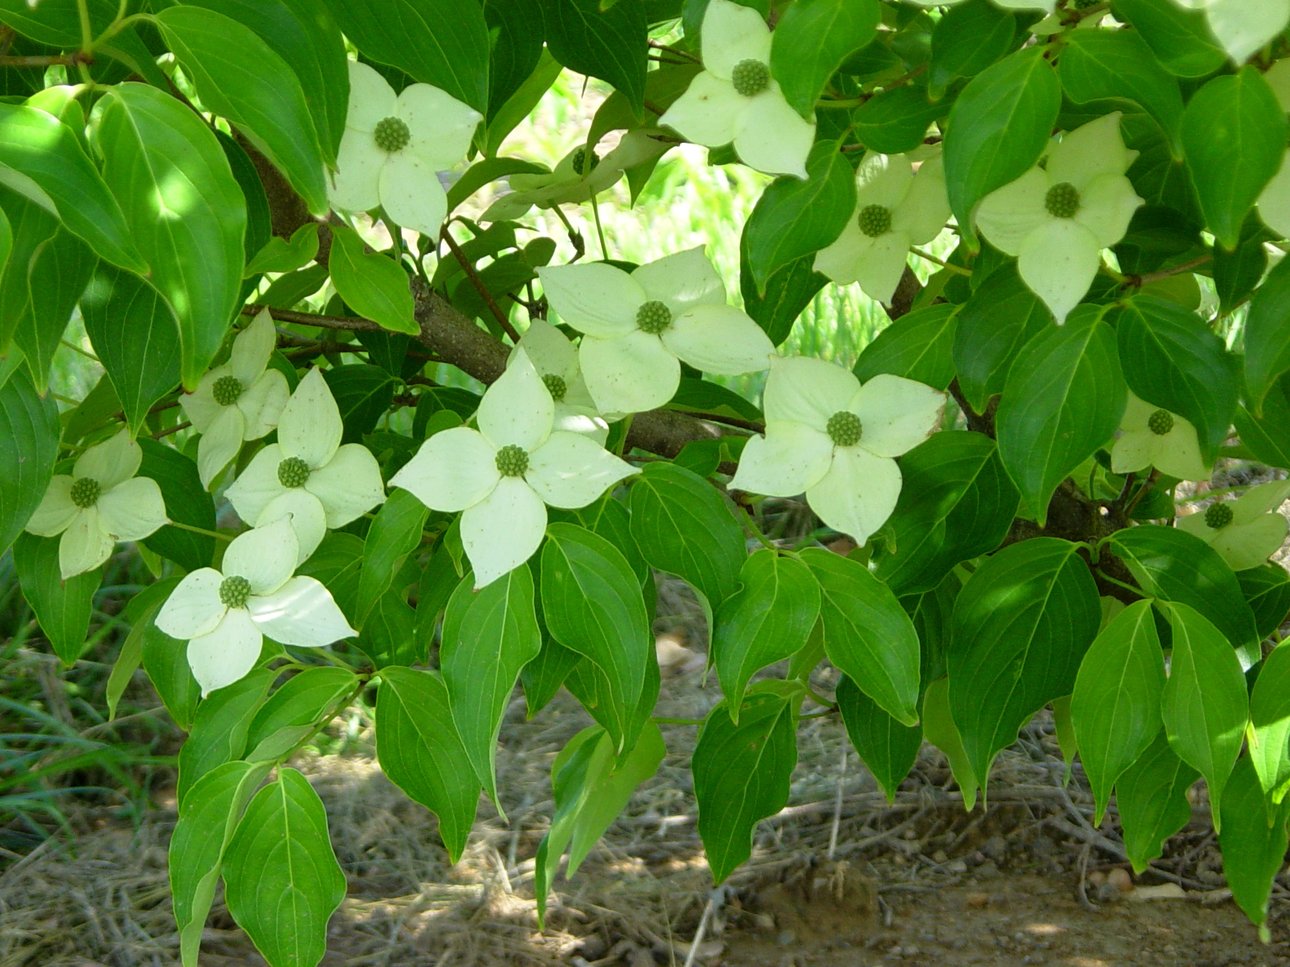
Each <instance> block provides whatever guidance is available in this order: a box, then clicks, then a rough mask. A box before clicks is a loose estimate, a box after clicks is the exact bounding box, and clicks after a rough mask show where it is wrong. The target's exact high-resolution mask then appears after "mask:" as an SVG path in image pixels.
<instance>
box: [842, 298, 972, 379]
mask: <svg viewBox="0 0 1290 967" xmlns="http://www.w3.org/2000/svg"><path fill="white" fill-rule="evenodd" d="M957 328H958V315H957V313H956V311H955V307H954V306H952V305H949V304H938V305H932V306H925V307H923V308H922V309H915V310H914V311H913V312H908V313H906V314H905V315H903V316H901V317H900V318H899V319H894V320H892V323H891V325H889V326H887V328H885V329H883V330H882V332H880V333H878V335H877V337H876V338H875V339H874V341H873V342H871V343H869V345H868V346H866V347H865V348H864V349H863V350H862V351H861V353H860V358H859V359H858V360H857V361H856V364H855V366H854V367H853V368H852V372H853V373H855V374H856V376H857V377H858V378H859V380H860V382H862V383H867V382H869V380H871V379H873V377H875V376H877V375H878V374H879V373H891V374H892V375H893V376H903V377H905V379H912V380H916V381H917V382H919V383H925V384H927V385H928V386H934V387H936V389H940V390H943V389H945V388H946V387H948V386H949V385H950V383H951V382H952V381H953V379H954V375H955V373H954V359H953V357H952V355H951V351H952V349H953V346H954V332H955V330H956V329H957Z"/></svg>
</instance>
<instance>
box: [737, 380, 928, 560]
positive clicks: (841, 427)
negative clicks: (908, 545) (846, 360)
mask: <svg viewBox="0 0 1290 967" xmlns="http://www.w3.org/2000/svg"><path fill="white" fill-rule="evenodd" d="M763 403H764V409H765V412H766V435H765V436H756V437H753V438H752V439H751V440H749V441H748V444H747V445H746V446H745V447H744V451H743V455H742V456H741V457H740V460H739V469H738V471H737V472H736V473H735V475H734V477H733V478H732V479H731V481H730V486H731V487H733V488H736V489H738V490H747V491H751V492H753V493H758V494H767V495H769V496H772V497H791V496H794V495H795V494H800V493H803V492H804V493H805V494H806V502H807V503H808V504H810V505H811V509H812V510H813V511H815V513H816V515H817V516H818V517H819V518H820V520H822V521H824V523H825V524H827V525H828V526H829V527H832V528H833V529H834V530H837V531H841V532H842V533H844V534H848V535H850V536H851V537H852V538H854V539H855V541H856V543H858V544H863V543H864V542H865V541H867V540H868V539H869V536H870V535H871V534H873V533H874V531H876V530H877V529H878V528H879V527H881V526H882V525H883V523H884V522H885V521H886V520H887V518H888V517H890V516H891V512H892V510H894V509H895V507H896V499H897V498H898V497H899V496H900V485H901V476H900V468H899V467H898V466H897V465H896V461H895V460H894V459H892V458H893V457H898V456H900V455H901V454H902V453H905V452H906V451H907V450H910V449H912V448H914V447H916V446H917V445H918V444H920V443H922V442H923V441H924V440H926V439H927V437H928V436H929V435H930V434H931V433H932V431H933V430H935V429H936V426H937V424H938V423H939V422H940V419H941V413H942V411H943V409H944V407H945V394H944V393H941V392H939V391H937V390H934V389H932V388H931V387H930V386H924V385H923V384H922V383H917V382H915V381H913V380H910V379H904V378H903V377H900V376H890V375H886V374H883V375H880V376H875V377H874V378H873V379H871V380H869V382H867V383H865V384H864V385H863V386H862V385H861V384H860V381H859V380H858V379H856V377H855V376H854V375H853V374H852V373H851V372H850V371H848V370H846V369H843V368H842V367H841V366H838V365H836V364H834V363H830V362H826V361H824V360H822V359H812V358H810V357H806V356H788V357H778V358H776V359H774V360H772V361H771V366H770V375H769V376H767V377H766V392H765V396H764V399H763Z"/></svg>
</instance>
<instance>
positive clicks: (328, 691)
mask: <svg viewBox="0 0 1290 967" xmlns="http://www.w3.org/2000/svg"><path fill="white" fill-rule="evenodd" d="M357 685H358V678H357V676H355V675H354V673H353V672H352V671H350V670H349V669H348V668H338V667H336V666H334V665H328V666H323V667H317V668H306V669H304V670H303V671H301V672H297V673H296V674H295V675H292V676H291V677H290V678H288V679H287V680H286V681H285V682H283V683H282V684H281V685H280V686H279V687H278V688H277V689H275V690H274V692H273V694H272V695H270V696H269V697H268V698H267V699H265V701H264V703H263V704H262V705H261V706H260V707H259V709H257V710H256V712H255V717H254V718H253V719H252V720H251V727H250V728H249V729H248V730H247V733H246V743H245V746H244V748H245V749H246V752H247V754H248V755H251V756H254V757H255V758H256V759H257V760H258V759H262V758H265V757H266V755H265V752H266V750H267V748H268V747H267V746H266V747H265V749H264V750H261V751H259V752H257V748H258V747H260V746H261V744H262V743H266V742H267V741H268V740H270V739H272V738H273V737H274V735H275V734H277V733H278V732H279V731H280V730H282V729H295V728H299V727H301V726H307V727H310V728H312V727H313V726H314V725H316V724H318V722H319V721H321V720H322V718H323V716H324V715H328V714H331V713H333V712H334V711H336V704H337V702H339V701H340V700H341V699H342V698H344V697H345V696H346V695H352V694H353V692H354V689H355V687H356V686H357ZM212 697H214V696H212ZM207 701H209V699H208V700H207ZM189 741H191V739H190V740H189ZM292 744H294V743H292Z"/></svg>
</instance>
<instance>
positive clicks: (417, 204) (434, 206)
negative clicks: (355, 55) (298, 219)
mask: <svg viewBox="0 0 1290 967" xmlns="http://www.w3.org/2000/svg"><path fill="white" fill-rule="evenodd" d="M479 121H480V114H479V112H478V111H476V110H475V109H474V108H471V107H467V106H466V105H465V104H462V103H461V101H458V100H457V99H456V98H455V97H452V96H451V95H449V94H445V93H444V92H443V91H441V90H439V88H437V87H431V86H430V85H429V84H409V85H408V86H407V87H405V88H404V89H403V92H402V93H401V94H398V95H396V94H395V93H394V88H392V87H390V85H389V84H387V83H386V81H385V78H383V77H382V76H381V75H380V74H378V73H377V72H376V71H375V70H374V69H373V68H371V67H368V66H367V65H366V64H359V63H356V62H354V61H350V62H349V113H348V114H346V116H345V133H344V135H343V136H342V137H341V141H340V152H339V155H338V156H337V159H336V168H337V170H336V174H335V176H334V178H333V181H332V186H331V190H330V192H329V197H330V199H331V203H332V205H333V206H334V207H336V208H337V209H339V210H341V211H346V212H365V211H370V210H371V209H373V208H375V207H377V206H378V205H380V206H381V207H382V208H383V209H385V214H386V215H388V216H389V217H390V219H392V220H393V221H394V223H395V224H397V225H399V226H401V227H403V228H411V229H415V230H416V231H418V232H420V233H421V234H422V235H426V236H429V237H430V238H438V237H439V228H440V226H441V225H442V224H443V219H444V216H445V215H446V214H447V212H448V198H447V195H446V194H445V193H444V190H443V186H442V185H441V184H439V174H438V173H439V172H440V171H443V170H444V169H447V168H451V167H452V166H453V165H455V164H457V163H458V162H459V161H461V160H462V158H464V157H465V156H466V149H467V148H469V147H470V139H471V138H472V137H473V136H474V133H475V128H476V126H477V125H478V124H479Z"/></svg>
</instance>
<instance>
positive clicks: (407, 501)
mask: <svg viewBox="0 0 1290 967" xmlns="http://www.w3.org/2000/svg"><path fill="white" fill-rule="evenodd" d="M429 515H430V511H429V509H428V508H427V507H426V505H425V504H423V503H421V501H419V500H417V498H416V497H414V496H412V494H411V493H410V492H409V491H406V490H401V489H400V490H394V491H393V492H391V493H390V496H389V497H388V499H386V501H385V503H384V504H382V505H381V509H380V510H378V511H377V512H376V519H375V520H373V521H372V526H371V527H370V528H369V529H368V531H367V540H366V541H364V543H363V570H362V573H361V574H360V575H359V578H358V608H357V610H356V611H355V616H356V618H357V620H358V626H359V627H360V628H361V627H362V626H363V622H364V621H366V620H367V616H368V614H369V613H371V610H372V608H373V607H375V605H376V602H377V599H378V598H380V597H381V595H383V594H384V593H385V592H386V591H388V590H389V589H390V587H391V585H393V583H394V578H395V575H397V574H398V571H399V568H400V567H402V566H403V562H404V561H405V560H406V559H407V556H408V555H409V554H410V553H412V551H414V550H416V548H417V546H418V545H419V544H420V543H421V528H422V527H424V526H425V522H426V518H427V517H428V516H429Z"/></svg>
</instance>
